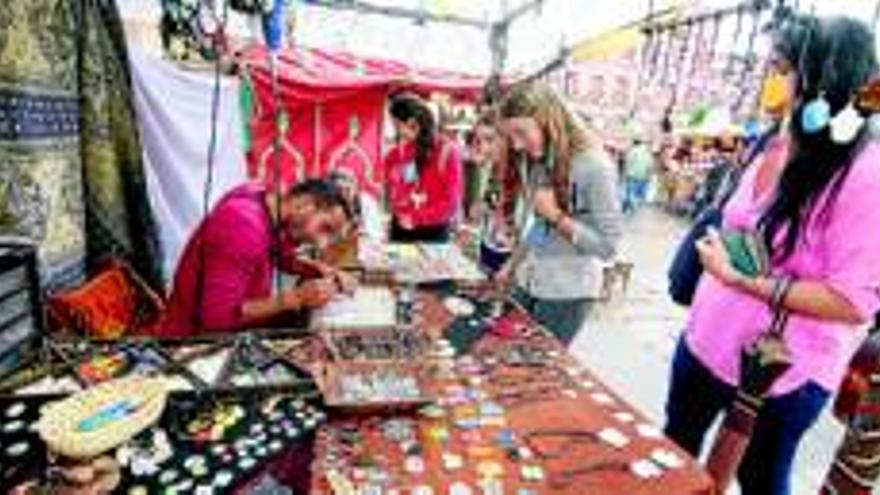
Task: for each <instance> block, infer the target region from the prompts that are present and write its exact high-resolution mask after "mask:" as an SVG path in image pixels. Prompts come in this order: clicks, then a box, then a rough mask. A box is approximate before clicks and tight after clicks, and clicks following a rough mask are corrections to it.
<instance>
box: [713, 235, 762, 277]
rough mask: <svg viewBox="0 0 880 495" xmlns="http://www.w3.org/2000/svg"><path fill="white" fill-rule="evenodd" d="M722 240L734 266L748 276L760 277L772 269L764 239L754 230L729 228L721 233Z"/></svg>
mask: <svg viewBox="0 0 880 495" xmlns="http://www.w3.org/2000/svg"><path fill="white" fill-rule="evenodd" d="M721 242H722V243H723V244H724V248H725V250H726V251H727V254H728V256H729V257H730V263H731V264H732V265H733V267H734V268H735V269H736V270H737V271H738V272H740V273H742V274H743V275H746V276H747V277H752V278H754V277H758V276H760V275H765V274H767V273H768V272H769V271H770V260H769V257H768V255H767V249H766V248H765V247H764V242H763V239H762V238H761V236H760V235H758V234H757V233H753V232H746V231H738V230H728V231H723V232H722V233H721Z"/></svg>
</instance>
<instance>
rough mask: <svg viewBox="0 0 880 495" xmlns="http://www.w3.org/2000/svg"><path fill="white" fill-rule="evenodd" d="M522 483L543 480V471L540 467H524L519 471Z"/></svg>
mask: <svg viewBox="0 0 880 495" xmlns="http://www.w3.org/2000/svg"><path fill="white" fill-rule="evenodd" d="M520 475H521V476H522V479H523V481H541V480H543V479H544V469H543V468H542V467H541V466H536V465H526V466H523V467H522V468H521V470H520Z"/></svg>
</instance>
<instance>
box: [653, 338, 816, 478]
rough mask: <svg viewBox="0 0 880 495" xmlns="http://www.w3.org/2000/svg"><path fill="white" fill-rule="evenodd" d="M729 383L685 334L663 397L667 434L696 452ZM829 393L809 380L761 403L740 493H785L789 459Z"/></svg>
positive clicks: (726, 401) (729, 396)
mask: <svg viewBox="0 0 880 495" xmlns="http://www.w3.org/2000/svg"><path fill="white" fill-rule="evenodd" d="M735 392H736V389H735V388H734V387H731V386H730V385H728V384H726V383H724V382H722V381H721V380H719V379H718V378H716V377H715V376H714V375H713V374H712V372H711V371H709V370H708V369H707V368H706V367H705V366H704V365H703V364H702V363H700V361H699V360H698V359H697V358H696V357H695V356H694V355H693V354H692V353H691V351H690V350H689V349H688V348H687V344H685V342H684V339H682V340H681V341H680V342H679V343H678V349H676V351H675V357H674V358H673V362H672V383H671V385H670V388H669V397H668V399H667V402H666V427H665V429H664V431H665V433H666V435H667V436H668V437H670V438H671V439H673V440H674V441H675V442H676V443H678V444H679V445H680V446H681V447H682V448H684V449H685V450H687V451H688V452H690V453H691V454H692V455H693V456H694V457H699V456H700V451H701V450H702V446H703V439H704V437H705V435H706V431H707V430H708V429H709V428H710V427H711V426H712V423H713V422H714V421H715V419H716V418H717V417H718V416H719V415H720V414H721V413H722V412H723V411H724V410H725V409H726V408H727V407H728V406H729V405H730V403H731V402H732V401H733V396H734V394H735ZM829 397H830V394H829V393H828V391H826V390H825V389H823V388H821V387H819V386H818V385H816V384H815V383H813V382H809V383H807V384H806V385H804V386H802V387H800V388H799V389H797V390H795V391H793V392H791V393H789V394H786V395H781V396H779V397H771V398H769V399H767V400H766V401H765V403H764V407H763V408H762V409H761V412H760V414H759V415H758V422H757V424H756V425H755V432H754V435H753V437H752V441H751V443H750V444H749V447H748V449H747V450H746V455H745V458H744V459H743V463H742V465H741V466H740V468H739V472H738V473H737V477H738V479H739V483H740V487H741V488H742V493H743V494H744V495H788V494H789V492H790V486H789V485H790V483H789V481H790V478H791V468H792V462H793V461H794V456H795V452H796V451H797V447H798V444H799V443H800V441H801V438H802V437H803V435H804V433H806V431H807V430H808V429H809V428H810V427H811V426H812V425H813V424H814V423H815V422H816V419H817V418H818V417H819V414H820V413H821V412H822V409H823V408H824V407H825V404H826V403H827V402H828V399H829Z"/></svg>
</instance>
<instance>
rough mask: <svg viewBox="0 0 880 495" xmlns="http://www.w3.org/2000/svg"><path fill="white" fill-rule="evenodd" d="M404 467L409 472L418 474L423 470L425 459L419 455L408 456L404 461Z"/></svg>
mask: <svg viewBox="0 0 880 495" xmlns="http://www.w3.org/2000/svg"><path fill="white" fill-rule="evenodd" d="M403 467H404V469H406V472H408V473H411V474H419V473H423V472H424V471H425V461H424V459H422V458H421V457H417V456H410V457H407V458H406V461H404V466H403Z"/></svg>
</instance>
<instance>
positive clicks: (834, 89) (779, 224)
mask: <svg viewBox="0 0 880 495" xmlns="http://www.w3.org/2000/svg"><path fill="white" fill-rule="evenodd" d="M773 49H774V51H775V53H776V54H777V55H778V56H780V57H781V58H783V59H785V60H786V61H787V62H789V63H790V64H791V66H792V67H794V70H795V72H796V74H797V77H798V79H799V83H798V88H797V96H798V104H797V107H796V108H795V110H794V111H793V113H792V115H791V123H790V125H789V137H790V138H791V154H790V156H789V159H788V163H787V164H786V166H785V170H784V171H783V172H782V175H781V177H780V179H779V185H778V186H777V191H776V196H775V197H774V199H773V202H772V203H771V204H770V207H769V208H768V209H767V211H766V212H765V213H764V215H763V216H762V217H761V220H760V222H759V227H760V228H761V229H763V232H764V242H765V243H766V245H767V247H768V249H769V251H770V253H771V254H772V258H773V260H774V261H777V262H781V261H784V260H786V259H787V258H788V257H790V256H791V255H792V254H793V253H794V251H795V249H796V248H797V244H798V242H799V240H800V239H801V235H802V233H803V232H802V231H803V229H804V226H805V224H806V223H807V222H808V221H809V219H810V217H811V216H812V215H813V213H814V211H815V208H816V206H817V202H818V201H819V200H820V198H822V195H823V194H824V193H825V192H826V191H829V196H828V201H825V202H824V204H823V205H822V211H821V213H822V214H823V215H826V214H827V213H828V211H829V208H830V207H831V206H832V204H833V203H834V199H835V198H836V196H837V193H838V192H839V189H840V186H841V184H842V183H843V180H844V179H845V178H846V176H847V174H848V173H849V170H850V167H851V165H852V163H853V161H854V159H855V157H856V155H857V154H858V152H859V150H860V149H861V148H862V146H863V143H864V141H865V135H866V133H867V131H866V130H865V129H863V130H862V131H861V134H860V135H859V136H858V137H857V138H856V139H855V140H853V141H852V142H851V143H847V144H838V143H835V142H834V141H833V140H832V139H831V133H830V129H829V128H828V127H826V128H825V129H824V130H822V131H820V132H818V133H815V134H806V133H804V132H803V129H802V128H801V115H802V114H803V112H804V107H805V106H806V105H807V104H809V103H810V102H811V101H812V100H814V99H815V98H817V97H818V96H819V95H824V98H825V99H826V100H827V101H828V103H829V104H830V106H831V112H832V115H833V114H836V113H838V112H840V111H841V110H842V109H844V108H845V107H846V106H847V105H848V104H849V102H850V101H851V100H852V98H853V96H854V95H855V93H856V91H857V90H858V89H859V88H861V87H862V86H864V85H865V84H867V83H868V82H869V81H870V79H871V78H872V76H873V75H874V74H876V72H877V57H876V53H875V49H874V34H873V33H872V32H871V30H870V29H869V28H868V27H867V26H866V25H865V24H863V23H861V22H859V21H856V20H853V19H849V18H844V17H834V18H828V19H818V18H816V17H813V16H798V17H791V18H789V19H787V20H785V21H784V22H783V23H782V24H781V25H780V26H779V28H778V30H777V31H776V33H775V35H774V40H773ZM780 236H783V237H782V239H781V242H778V241H779V240H780Z"/></svg>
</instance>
